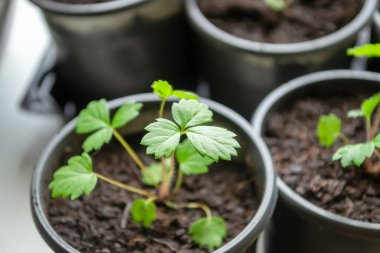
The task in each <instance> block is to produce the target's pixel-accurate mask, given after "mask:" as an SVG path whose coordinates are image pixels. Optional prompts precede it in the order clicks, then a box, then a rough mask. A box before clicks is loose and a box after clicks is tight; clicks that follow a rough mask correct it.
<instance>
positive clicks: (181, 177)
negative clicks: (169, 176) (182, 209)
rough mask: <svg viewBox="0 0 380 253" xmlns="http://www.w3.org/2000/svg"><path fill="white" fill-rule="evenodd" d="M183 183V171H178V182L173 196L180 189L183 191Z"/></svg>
mask: <svg viewBox="0 0 380 253" xmlns="http://www.w3.org/2000/svg"><path fill="white" fill-rule="evenodd" d="M182 182H183V172H182V170H178V175H177V180H176V182H175V186H174V189H173V192H172V194H173V195H176V194H177V193H178V191H179V189H181V186H182Z"/></svg>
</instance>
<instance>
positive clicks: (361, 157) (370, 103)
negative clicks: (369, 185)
mask: <svg viewBox="0 0 380 253" xmlns="http://www.w3.org/2000/svg"><path fill="white" fill-rule="evenodd" d="M379 103H380V93H377V94H375V95H373V96H372V97H370V98H367V99H366V100H364V101H363V103H362V104H361V107H360V109H355V110H351V111H349V112H348V113H347V116H348V117H350V118H354V119H356V118H363V119H364V121H365V126H366V140H365V141H364V142H361V143H355V144H352V143H350V140H349V139H348V138H347V137H346V136H345V135H344V134H343V133H342V129H341V124H342V123H341V120H340V119H339V118H338V117H337V116H336V115H334V114H329V115H322V116H321V117H320V118H319V122H318V127H317V136H318V140H319V143H320V144H321V146H324V147H332V146H333V145H334V144H335V143H336V141H337V140H338V139H341V140H342V141H343V142H344V143H345V144H346V145H345V146H343V147H340V148H339V149H338V150H337V151H336V152H335V154H334V155H333V160H334V161H336V160H340V163H341V165H342V166H343V167H344V168H346V167H349V166H351V165H355V166H356V167H360V166H362V165H363V168H364V169H365V171H366V172H367V173H373V174H379V173H380V152H379V150H378V149H380V134H379V124H380V109H379ZM373 114H374V115H373Z"/></svg>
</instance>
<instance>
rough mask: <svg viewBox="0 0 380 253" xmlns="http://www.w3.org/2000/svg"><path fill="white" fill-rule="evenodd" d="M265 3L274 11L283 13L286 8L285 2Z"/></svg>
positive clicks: (267, 0) (272, 0)
mask: <svg viewBox="0 0 380 253" xmlns="http://www.w3.org/2000/svg"><path fill="white" fill-rule="evenodd" d="M264 3H265V5H266V6H268V7H269V8H271V9H272V10H274V11H282V10H284V9H285V7H286V3H285V1H284V0H264Z"/></svg>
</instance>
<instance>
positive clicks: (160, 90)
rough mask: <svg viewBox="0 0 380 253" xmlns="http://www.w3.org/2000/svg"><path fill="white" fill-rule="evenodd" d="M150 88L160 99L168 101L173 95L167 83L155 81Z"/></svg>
mask: <svg viewBox="0 0 380 253" xmlns="http://www.w3.org/2000/svg"><path fill="white" fill-rule="evenodd" d="M152 88H153V92H154V93H155V94H157V95H158V96H159V97H160V98H161V99H168V98H169V97H170V96H171V95H172V94H173V87H172V86H171V85H170V84H169V83H168V82H167V81H162V80H158V81H155V82H154V83H153V84H152Z"/></svg>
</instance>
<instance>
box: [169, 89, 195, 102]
mask: <svg viewBox="0 0 380 253" xmlns="http://www.w3.org/2000/svg"><path fill="white" fill-rule="evenodd" d="M172 95H173V96H176V97H178V98H179V99H193V100H197V101H199V97H198V95H197V94H195V93H193V92H191V91H184V90H175V91H173V94H172Z"/></svg>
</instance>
